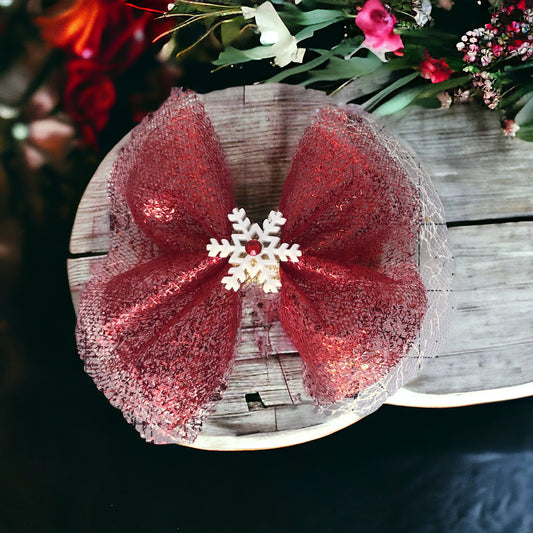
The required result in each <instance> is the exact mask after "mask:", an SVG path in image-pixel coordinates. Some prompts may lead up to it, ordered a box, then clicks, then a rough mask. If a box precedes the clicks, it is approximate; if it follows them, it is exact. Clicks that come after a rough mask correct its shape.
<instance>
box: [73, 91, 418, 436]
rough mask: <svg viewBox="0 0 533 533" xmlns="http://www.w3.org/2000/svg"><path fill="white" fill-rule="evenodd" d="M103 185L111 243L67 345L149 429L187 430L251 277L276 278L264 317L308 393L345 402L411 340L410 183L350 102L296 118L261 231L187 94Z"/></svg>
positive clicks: (206, 398) (168, 106)
mask: <svg viewBox="0 0 533 533" xmlns="http://www.w3.org/2000/svg"><path fill="white" fill-rule="evenodd" d="M109 187H110V196H111V248H110V251H109V254H108V256H107V258H106V260H105V262H104V265H103V268H102V269H101V271H100V272H98V273H97V274H96V275H95V276H93V278H92V279H91V281H90V282H89V284H88V286H87V287H86V289H85V291H84V293H83V295H82V298H81V301H80V307H79V317H78V327H77V337H78V346H79V350H80V354H81V356H82V358H83V359H84V361H85V367H86V370H87V372H88V373H89V374H90V375H91V377H92V378H93V379H94V381H95V383H96V384H97V386H98V387H99V388H100V389H101V390H102V391H103V392H104V394H105V395H106V396H107V398H108V399H109V400H110V401H111V403H112V404H113V405H114V406H116V407H118V408H120V409H121V410H122V411H123V413H124V416H125V417H126V418H127V419H128V420H129V421H130V422H132V423H134V424H136V426H137V427H138V429H139V430H140V431H141V432H142V433H144V435H145V436H146V437H147V438H148V439H149V440H150V435H151V434H153V433H154V432H157V433H158V435H163V436H166V437H167V439H168V440H169V441H170V440H173V441H176V440H184V441H187V440H188V441H191V440H194V438H195V437H196V435H197V433H198V431H199V429H200V427H201V424H202V421H203V420H204V419H205V416H206V414H207V413H208V412H209V410H210V409H211V408H212V407H213V404H214V403H215V402H216V401H217V400H218V399H220V397H221V394H222V392H223V390H224V388H225V385H226V382H227V379H228V376H229V374H230V372H231V368H232V362H233V359H234V355H235V351H236V346H237V345H238V343H239V325H240V317H241V295H242V293H243V291H244V290H246V287H247V286H248V287H249V286H250V284H254V283H255V284H258V283H262V284H263V286H264V288H265V290H268V286H269V284H270V287H271V288H272V290H273V291H276V290H277V289H278V288H279V293H276V294H274V296H272V298H274V299H275V300H276V304H277V315H278V317H279V321H280V322H281V325H282V326H283V329H284V330H285V332H286V334H287V335H288V337H289V338H290V340H291V341H292V343H293V344H294V346H295V347H296V349H297V350H298V352H299V353H300V356H301V358H302V360H303V362H304V365H305V384H306V387H307V389H308V391H309V392H310V394H311V395H312V396H313V397H314V399H315V402H316V403H317V404H321V405H329V404H333V403H335V402H341V401H344V400H347V399H348V401H349V399H352V398H355V397H357V395H358V394H360V393H361V391H363V390H364V389H366V388H367V387H369V386H372V385H373V384H375V383H377V382H379V381H380V380H382V379H383V378H384V377H385V376H386V375H387V374H388V373H389V372H390V371H391V370H392V369H393V368H394V367H395V366H396V365H397V364H398V363H399V362H400V360H401V359H402V358H403V357H404V356H405V355H406V354H407V352H408V351H409V349H410V347H411V345H412V344H413V342H414V341H415V339H416V338H417V336H418V335H419V331H420V327H421V323H422V319H423V317H424V313H425V311H426V305H427V300H426V290H425V287H424V285H423V283H422V281H421V279H420V276H419V273H418V269H417V266H416V261H415V251H416V246H417V232H418V230H419V226H420V219H421V208H420V201H419V196H418V191H417V190H416V187H414V186H413V185H412V182H411V181H410V179H409V177H408V176H407V175H406V171H405V170H403V169H402V168H401V166H400V165H399V164H398V162H397V161H396V160H395V158H394V157H392V155H391V153H390V151H389V148H387V146H385V145H384V144H383V143H382V142H381V141H380V139H379V138H378V137H377V136H376V135H375V134H374V133H373V132H372V131H370V129H369V128H368V126H367V125H365V121H364V120H362V118H361V117H360V116H358V115H356V114H353V113H352V112H351V111H350V110H349V109H348V108H346V109H344V108H338V107H325V108H323V109H321V110H320V111H319V113H318V115H317V116H316V117H315V119H314V121H313V122H312V123H311V125H310V126H309V127H308V128H307V129H306V131H305V132H304V134H303V137H302V139H301V141H300V143H299V146H298V148H297V150H296V153H295V155H294V158H293V161H292V164H291V167H290V170H289V173H288V176H287V178H286V181H285V184H284V186H283V191H282V194H281V200H280V203H279V212H271V216H270V218H269V219H268V220H267V221H265V222H264V223H263V227H262V228H261V227H260V226H259V225H257V224H254V225H253V226H250V221H249V220H248V219H247V218H245V213H244V212H243V211H242V210H241V211H239V210H237V209H235V208H236V206H235V200H234V197H233V193H232V180H231V177H230V173H229V170H228V168H227V166H226V163H225V160H224V157H223V154H222V151H221V148H220V145H219V142H218V139H217V137H216V134H215V132H214V129H213V127H212V125H211V123H210V121H209V119H208V118H207V116H206V113H205V110H204V108H203V106H202V104H201V103H200V102H199V101H198V98H197V97H196V96H195V95H194V94H193V93H190V92H180V91H177V92H175V93H174V94H173V95H172V96H171V98H170V99H169V100H168V101H167V103H165V104H164V105H163V107H162V108H161V109H160V110H159V111H158V112H157V113H155V114H154V115H152V116H151V117H148V118H147V119H145V120H144V121H143V123H142V124H141V125H140V126H139V127H138V128H137V129H136V130H135V131H134V132H133V135H132V138H131V140H130V142H129V143H128V145H127V146H126V147H125V149H124V150H123V151H122V153H121V154H120V155H119V157H118V159H117V160H116V162H115V164H114V167H113V169H112V171H111V176H110V183H109ZM228 215H230V217H229V218H228ZM232 222H233V228H232ZM281 226H282V227H281ZM280 228H281V233H280V235H279V236H278V235H277V231H278V230H279V229H280ZM232 233H233V236H232ZM270 252H272V253H270ZM273 260H278V261H279V266H278V265H277V263H276V262H275V261H274V263H275V264H274V263H272V261H273ZM246 265H247V266H246ZM261 267H263V269H261ZM241 284H243V287H242V288H239V286H240V285H241ZM163 440H164V439H163Z"/></svg>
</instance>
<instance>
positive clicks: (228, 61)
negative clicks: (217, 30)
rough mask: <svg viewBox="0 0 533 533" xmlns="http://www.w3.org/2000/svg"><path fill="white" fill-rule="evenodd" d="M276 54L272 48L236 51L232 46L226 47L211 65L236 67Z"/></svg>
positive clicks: (262, 47) (264, 47)
mask: <svg viewBox="0 0 533 533" xmlns="http://www.w3.org/2000/svg"><path fill="white" fill-rule="evenodd" d="M275 55H276V54H275V53H274V52H272V46H256V47H255V48H250V49H249V50H237V48H233V46H228V47H226V48H225V49H224V50H222V52H220V55H219V56H218V59H216V61H213V65H217V66H222V67H223V66H226V65H237V64H239V63H246V62H247V61H255V60H258V59H267V58H269V57H274V56H275Z"/></svg>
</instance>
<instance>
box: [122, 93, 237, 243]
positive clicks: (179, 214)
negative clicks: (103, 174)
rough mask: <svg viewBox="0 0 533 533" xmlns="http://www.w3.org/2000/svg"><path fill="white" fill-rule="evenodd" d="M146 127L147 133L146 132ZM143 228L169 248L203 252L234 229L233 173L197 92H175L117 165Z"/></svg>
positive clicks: (151, 118)
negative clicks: (231, 215)
mask: <svg viewBox="0 0 533 533" xmlns="http://www.w3.org/2000/svg"><path fill="white" fill-rule="evenodd" d="M141 131H142V133H140V132H141ZM113 173H114V174H117V173H120V174H123V175H124V176H127V178H126V180H125V182H124V193H125V197H126V199H127V202H128V205H129V207H130V210H131V214H132V216H133V218H134V220H135V223H136V224H137V225H138V227H139V228H140V229H141V230H142V231H143V232H144V233H145V234H146V235H147V236H148V238H149V239H150V240H151V241H152V242H154V243H155V244H157V245H158V247H159V248H160V249H161V250H163V251H165V252H173V251H176V250H184V251H192V250H196V251H200V250H203V249H204V247H205V244H206V243H207V242H209V238H210V237H226V236H227V235H228V234H229V233H231V226H230V224H229V222H228V219H227V214H228V213H229V212H230V211H231V209H232V208H233V207H234V206H235V200H234V198H233V192H232V181H231V176H230V173H229V170H228V167H227V165H226V162H225V160H224V156H223V154H222V151H221V148H220V144H219V141H218V138H217V136H216V134H215V131H214V129H213V126H212V125H211V122H210V121H209V119H208V117H207V116H206V113H205V109H204V107H203V106H202V104H201V103H200V102H199V101H198V99H197V97H196V95H194V94H193V93H190V92H187V91H175V92H173V94H172V95H171V96H170V98H169V99H168V100H167V101H166V102H165V104H163V107H162V108H161V109H160V110H159V111H158V113H157V116H153V115H152V116H150V117H148V118H146V119H145V122H144V123H143V127H142V129H141V130H138V131H137V132H134V135H133V137H132V140H131V142H130V143H129V145H128V147H127V148H126V149H125V153H123V154H122V155H121V157H120V158H119V160H118V161H117V164H116V165H115V167H114V170H113Z"/></svg>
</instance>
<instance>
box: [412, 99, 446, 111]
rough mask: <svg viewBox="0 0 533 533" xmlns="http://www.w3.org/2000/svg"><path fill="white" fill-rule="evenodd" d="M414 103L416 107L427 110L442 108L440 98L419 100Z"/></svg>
mask: <svg viewBox="0 0 533 533" xmlns="http://www.w3.org/2000/svg"><path fill="white" fill-rule="evenodd" d="M413 103H414V105H417V106H419V107H425V108H426V109H439V108H440V107H441V103H440V100H439V99H438V98H417V99H416V100H415V101H414V102H413Z"/></svg>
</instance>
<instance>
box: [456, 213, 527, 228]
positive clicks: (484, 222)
mask: <svg viewBox="0 0 533 533" xmlns="http://www.w3.org/2000/svg"><path fill="white" fill-rule="evenodd" d="M516 222H533V216H520V217H501V218H484V219H481V220H454V221H451V222H447V223H446V225H447V226H448V227H449V228H456V227H458V226H486V225H488V224H508V223H516Z"/></svg>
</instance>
